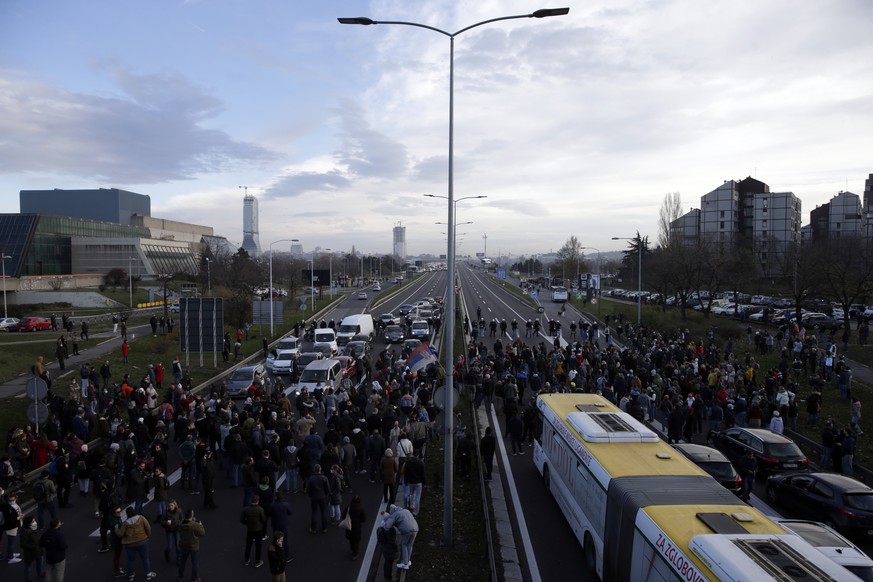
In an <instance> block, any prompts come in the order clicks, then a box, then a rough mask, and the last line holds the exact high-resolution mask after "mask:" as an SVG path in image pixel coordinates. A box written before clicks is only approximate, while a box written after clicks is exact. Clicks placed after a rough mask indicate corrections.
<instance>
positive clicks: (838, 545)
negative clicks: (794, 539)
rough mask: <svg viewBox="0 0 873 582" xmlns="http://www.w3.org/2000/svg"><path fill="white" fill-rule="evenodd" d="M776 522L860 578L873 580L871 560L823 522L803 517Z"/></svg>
mask: <svg viewBox="0 0 873 582" xmlns="http://www.w3.org/2000/svg"><path fill="white" fill-rule="evenodd" d="M776 523H778V524H779V525H781V526H782V527H784V528H785V529H787V530H788V531H790V532H792V533H794V534H797V535H798V536H800V537H802V538H803V539H804V540H806V541H807V542H808V543H809V544H810V545H811V546H813V547H814V548H815V549H817V550H818V551H819V552H821V553H822V554H824V555H825V556H827V557H828V558H830V559H831V560H833V561H834V562H836V563H837V564H839V565H840V566H842V567H843V568H845V569H846V570H848V571H849V572H851V573H852V574H854V575H855V576H857V577H858V578H860V579H861V580H873V560H871V559H870V557H869V556H868V555H867V554H865V553H864V552H863V551H861V548H859V547H858V546H856V545H855V544H853V543H852V542H850V541H849V540H847V539H846V538H845V537H843V536H841V535H840V534H838V533H837V532H835V531H834V530H833V529H831V528H829V527H828V526H826V525H825V524H823V523H818V522H817V521H806V520H803V519H780V520H777V521H776Z"/></svg>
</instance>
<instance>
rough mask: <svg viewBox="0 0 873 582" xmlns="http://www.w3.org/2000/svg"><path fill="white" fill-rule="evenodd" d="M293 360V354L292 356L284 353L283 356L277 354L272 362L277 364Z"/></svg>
mask: <svg viewBox="0 0 873 582" xmlns="http://www.w3.org/2000/svg"><path fill="white" fill-rule="evenodd" d="M293 359H294V354H292V353H290V352H285V353H284V354H279V355H278V356H276V359H275V360H274V361H276V362H278V361H279V360H282V361H291V360H293Z"/></svg>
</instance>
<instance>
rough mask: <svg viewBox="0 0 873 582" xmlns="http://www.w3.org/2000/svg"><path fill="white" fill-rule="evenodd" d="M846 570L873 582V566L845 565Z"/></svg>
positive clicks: (865, 581) (865, 580) (866, 581)
mask: <svg viewBox="0 0 873 582" xmlns="http://www.w3.org/2000/svg"><path fill="white" fill-rule="evenodd" d="M845 568H846V570H848V571H849V572H851V573H852V574H854V575H855V576H857V577H858V578H860V579H861V580H863V581H864V582H873V567H870V566H845Z"/></svg>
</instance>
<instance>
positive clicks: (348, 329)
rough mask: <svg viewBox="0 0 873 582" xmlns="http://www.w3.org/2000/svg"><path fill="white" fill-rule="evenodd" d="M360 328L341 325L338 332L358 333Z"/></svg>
mask: <svg viewBox="0 0 873 582" xmlns="http://www.w3.org/2000/svg"><path fill="white" fill-rule="evenodd" d="M360 327H361V326H359V325H341V326H339V330H338V331H339V332H340V333H358V329H360Z"/></svg>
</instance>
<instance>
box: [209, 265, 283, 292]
mask: <svg viewBox="0 0 873 582" xmlns="http://www.w3.org/2000/svg"><path fill="white" fill-rule="evenodd" d="M211 262H212V261H211V260H210V259H209V257H206V293H207V295H209V296H210V297H212V269H211V268H210V266H209V264H210V263H211ZM270 283H271V284H272V281H271V282H270Z"/></svg>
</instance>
